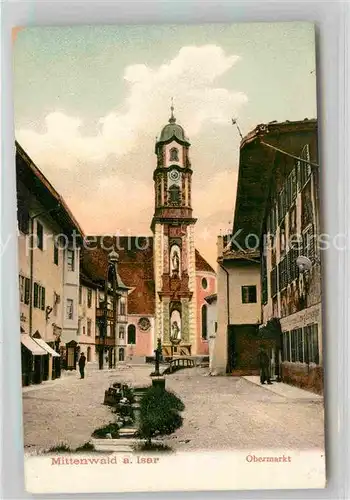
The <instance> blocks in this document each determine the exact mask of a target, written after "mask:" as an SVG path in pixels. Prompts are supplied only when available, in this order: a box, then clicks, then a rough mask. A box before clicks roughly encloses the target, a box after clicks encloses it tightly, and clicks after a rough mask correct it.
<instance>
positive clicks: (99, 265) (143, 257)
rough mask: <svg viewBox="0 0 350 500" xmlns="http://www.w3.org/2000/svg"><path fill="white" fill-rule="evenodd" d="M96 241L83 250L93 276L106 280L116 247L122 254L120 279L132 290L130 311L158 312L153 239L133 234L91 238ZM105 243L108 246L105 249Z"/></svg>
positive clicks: (87, 266)
mask: <svg viewBox="0 0 350 500" xmlns="http://www.w3.org/2000/svg"><path fill="white" fill-rule="evenodd" d="M90 238H91V241H94V242H93V243H91V244H90V245H85V246H87V247H88V248H84V249H83V251H82V259H83V263H84V264H83V265H84V266H85V268H86V269H88V270H89V275H90V276H92V277H94V279H97V280H103V279H105V278H104V276H105V275H106V272H107V264H108V253H109V252H110V251H111V250H112V248H114V250H115V251H116V252H117V253H118V254H119V261H118V275H119V279H120V280H121V282H120V283H122V284H123V285H124V286H126V287H127V288H129V289H131V290H132V291H131V292H130V293H129V296H128V313H129V314H139V315H142V314H145V315H154V312H155V286H154V273H153V238H152V237H129V236H120V237H119V236H118V237H111V236H104V237H103V240H102V237H101V236H97V237H88V238H87V239H88V240H89V239H90ZM101 246H104V248H105V249H103V248H101Z"/></svg>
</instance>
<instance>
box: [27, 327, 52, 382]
mask: <svg viewBox="0 0 350 500" xmlns="http://www.w3.org/2000/svg"><path fill="white" fill-rule="evenodd" d="M48 358H49V354H48V352H47V351H46V350H45V349H43V348H42V347H41V346H40V345H39V344H38V343H37V342H36V341H35V340H34V339H33V338H32V337H30V336H29V334H27V333H21V361H22V385H24V386H25V385H30V384H40V383H41V382H42V381H43V376H44V366H45V362H46V361H48Z"/></svg>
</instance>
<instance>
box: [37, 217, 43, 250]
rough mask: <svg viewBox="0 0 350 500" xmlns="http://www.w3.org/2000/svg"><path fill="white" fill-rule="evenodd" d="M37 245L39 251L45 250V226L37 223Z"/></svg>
mask: <svg viewBox="0 0 350 500" xmlns="http://www.w3.org/2000/svg"><path fill="white" fill-rule="evenodd" d="M36 243H37V248H39V250H44V226H43V225H42V224H41V222H39V221H38V220H37V221H36Z"/></svg>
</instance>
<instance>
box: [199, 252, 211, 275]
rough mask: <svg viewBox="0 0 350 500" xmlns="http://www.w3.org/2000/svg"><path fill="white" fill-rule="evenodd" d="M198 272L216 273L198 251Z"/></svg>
mask: <svg viewBox="0 0 350 500" xmlns="http://www.w3.org/2000/svg"><path fill="white" fill-rule="evenodd" d="M196 271H206V272H208V273H215V271H214V269H213V268H212V267H211V265H210V264H208V262H207V261H206V260H205V258H204V257H202V256H201V254H200V253H199V252H198V250H197V249H196Z"/></svg>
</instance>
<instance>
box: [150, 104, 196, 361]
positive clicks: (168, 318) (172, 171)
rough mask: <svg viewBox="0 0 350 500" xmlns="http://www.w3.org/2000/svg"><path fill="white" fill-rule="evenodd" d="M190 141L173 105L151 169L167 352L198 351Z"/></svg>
mask: <svg viewBox="0 0 350 500" xmlns="http://www.w3.org/2000/svg"><path fill="white" fill-rule="evenodd" d="M189 148H190V143H189V141H188V139H187V137H186V135H185V132H184V129H183V128H182V127H181V126H180V125H179V124H177V123H176V118H175V117H174V107H173V106H171V116H170V119H169V123H168V124H167V125H165V127H164V128H163V130H162V132H161V134H160V137H159V138H158V139H157V142H156V147H155V153H156V155H157V166H156V169H155V170H154V173H153V180H154V190H155V209H154V215H153V219H152V226H151V228H152V232H153V235H154V250H153V255H154V272H155V293H156V317H155V337H156V338H155V345H156V342H157V339H161V343H162V346H163V356H189V355H194V354H196V264H195V246H194V224H195V223H196V219H194V218H193V216H192V201H191V183H192V168H191V162H190V159H189Z"/></svg>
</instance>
